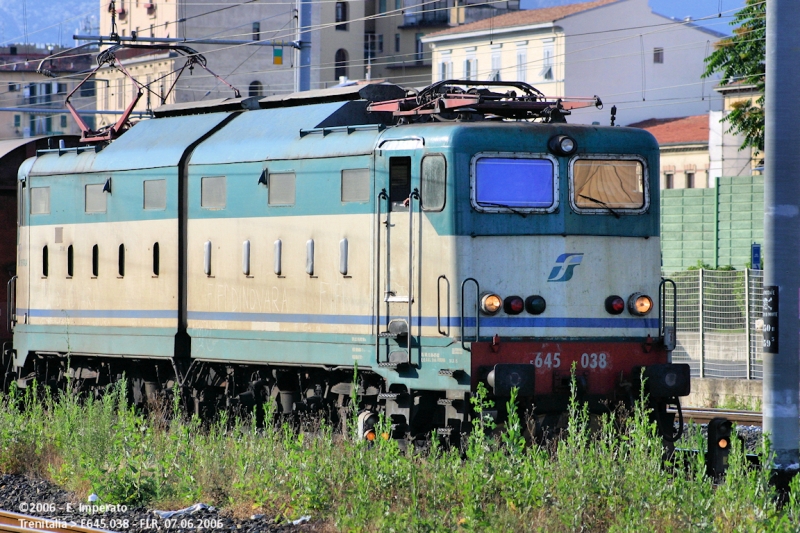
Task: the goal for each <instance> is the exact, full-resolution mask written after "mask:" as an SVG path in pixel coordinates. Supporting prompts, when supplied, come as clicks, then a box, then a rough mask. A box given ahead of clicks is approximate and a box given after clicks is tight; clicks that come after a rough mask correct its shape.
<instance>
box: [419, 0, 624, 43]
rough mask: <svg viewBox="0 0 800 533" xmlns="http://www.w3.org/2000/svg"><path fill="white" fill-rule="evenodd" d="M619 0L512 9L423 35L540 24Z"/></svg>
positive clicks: (436, 35) (598, 0) (433, 35)
mask: <svg viewBox="0 0 800 533" xmlns="http://www.w3.org/2000/svg"><path fill="white" fill-rule="evenodd" d="M619 1H620V0H596V1H594V2H583V3H580V4H570V5H566V6H557V7H546V8H542V9H526V10H522V11H514V12H513V13H507V14H505V15H500V16H497V17H492V18H488V19H483V20H479V21H477V22H473V23H471V24H464V25H463V26H456V27H454V28H449V29H446V30H442V31H438V32H435V33H429V34H428V35H426V36H425V37H439V36H441V35H452V34H457V33H467V32H473V31H481V30H488V29H490V28H493V29H499V28H511V27H514V26H528V25H530V24H541V23H545V22H553V21H556V20H559V19H563V18H564V17H567V16H569V15H574V14H575V13H580V12H582V11H587V10H589V9H593V8H595V7H600V6H604V5H606V4H613V3H614V2H619Z"/></svg>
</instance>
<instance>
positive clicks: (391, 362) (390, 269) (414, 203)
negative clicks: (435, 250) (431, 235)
mask: <svg viewBox="0 0 800 533" xmlns="http://www.w3.org/2000/svg"><path fill="white" fill-rule="evenodd" d="M422 143H423V140H422V139H419V138H415V139H410V140H406V139H404V140H397V141H384V143H383V144H382V146H381V148H380V149H379V150H378V151H377V152H376V156H375V159H376V160H375V181H376V187H375V190H376V194H377V220H376V229H375V235H376V237H375V238H376V243H375V250H376V258H375V261H376V268H375V285H374V286H375V287H376V291H375V298H376V301H375V306H376V311H375V315H376V316H375V321H376V322H375V323H376V324H377V333H378V337H377V340H376V352H377V353H376V357H377V361H378V363H379V365H380V366H382V367H385V368H391V369H395V370H398V371H399V370H402V369H404V368H408V367H409V366H411V365H413V364H414V363H415V361H417V360H418V357H417V356H416V355H415V354H414V350H415V349H417V348H418V346H419V345H418V342H417V340H418V336H416V337H415V334H414V332H415V331H418V328H415V327H414V325H415V323H416V322H415V316H414V315H415V310H417V309H420V307H421V306H420V303H419V295H418V294H415V283H416V282H418V276H417V268H416V265H418V264H419V253H420V250H421V246H420V245H421V242H420V240H421V239H420V236H421V232H420V231H419V222H420V216H419V215H420V213H421V210H420V195H419V188H420V176H419V172H420V158H421V153H420V152H421V150H419V149H418V148H422ZM387 145H389V146H387ZM387 148H388V149H387Z"/></svg>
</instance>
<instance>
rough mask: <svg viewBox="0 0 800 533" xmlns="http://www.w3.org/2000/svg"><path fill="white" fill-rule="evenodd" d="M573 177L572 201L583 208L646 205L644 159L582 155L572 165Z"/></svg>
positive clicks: (641, 206)
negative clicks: (595, 157)
mask: <svg viewBox="0 0 800 533" xmlns="http://www.w3.org/2000/svg"><path fill="white" fill-rule="evenodd" d="M572 180H573V187H572V194H573V197H572V202H573V204H574V205H575V206H576V207H578V208H580V209H598V208H601V209H602V208H611V209H641V208H643V207H645V194H644V166H643V165H642V163H641V161H636V160H614V159H579V160H576V161H575V162H574V163H573V165H572Z"/></svg>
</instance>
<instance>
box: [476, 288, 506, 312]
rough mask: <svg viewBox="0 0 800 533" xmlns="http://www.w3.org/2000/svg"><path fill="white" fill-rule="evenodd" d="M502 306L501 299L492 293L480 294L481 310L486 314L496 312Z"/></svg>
mask: <svg viewBox="0 0 800 533" xmlns="http://www.w3.org/2000/svg"><path fill="white" fill-rule="evenodd" d="M501 307H503V300H502V299H500V297H499V296H498V295H496V294H494V293H491V292H488V293H486V294H484V295H483V296H481V311H483V312H484V313H486V314H487V315H494V314H496V313H497V312H498V311H499V310H500V308H501Z"/></svg>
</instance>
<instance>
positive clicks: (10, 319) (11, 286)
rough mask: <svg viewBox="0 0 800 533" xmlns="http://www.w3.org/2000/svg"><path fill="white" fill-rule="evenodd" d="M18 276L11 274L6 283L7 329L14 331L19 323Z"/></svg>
mask: <svg viewBox="0 0 800 533" xmlns="http://www.w3.org/2000/svg"><path fill="white" fill-rule="evenodd" d="M16 307H17V276H11V279H10V280H8V283H7V284H6V331H9V332H10V331H14V324H16V323H17V310H16Z"/></svg>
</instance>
